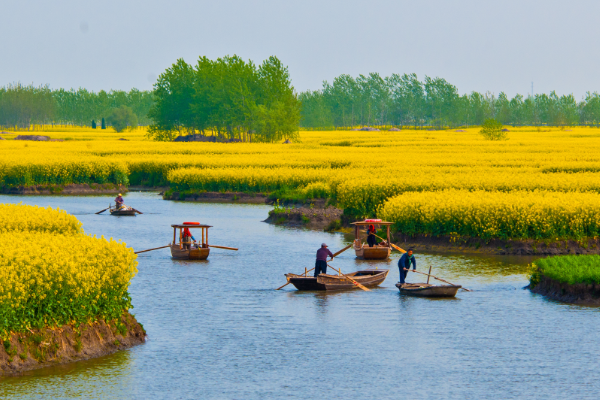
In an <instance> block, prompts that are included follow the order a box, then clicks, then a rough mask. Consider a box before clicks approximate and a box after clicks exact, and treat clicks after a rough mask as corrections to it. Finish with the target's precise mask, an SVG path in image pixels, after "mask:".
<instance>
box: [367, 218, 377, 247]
mask: <svg viewBox="0 0 600 400" xmlns="http://www.w3.org/2000/svg"><path fill="white" fill-rule="evenodd" d="M375 232H377V231H376V230H375V225H373V224H371V225H369V229H368V230H367V243H368V245H369V247H373V246H377V238H376V237H375Z"/></svg>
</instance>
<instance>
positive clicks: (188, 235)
mask: <svg viewBox="0 0 600 400" xmlns="http://www.w3.org/2000/svg"><path fill="white" fill-rule="evenodd" d="M192 240H193V241H194V243H196V238H195V237H193V236H192V232H190V230H189V229H188V228H183V240H182V243H183V248H184V249H186V250H189V249H190V246H191V244H192Z"/></svg>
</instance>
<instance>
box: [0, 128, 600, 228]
mask: <svg viewBox="0 0 600 400" xmlns="http://www.w3.org/2000/svg"><path fill="white" fill-rule="evenodd" d="M509 130H510V132H508V140H506V141H500V142H498V141H486V140H484V139H483V137H482V136H481V135H479V133H478V131H479V128H469V129H460V130H458V129H457V130H443V131H428V130H402V131H400V132H390V131H381V132H373V131H301V133H300V137H301V142H299V143H293V144H281V143H277V144H265V143H206V142H195V143H164V142H153V141H149V140H146V139H145V136H144V135H145V130H144V129H136V130H134V131H133V132H124V133H120V134H117V133H115V132H114V131H112V130H110V129H109V130H104V131H102V130H100V129H96V130H92V129H83V128H81V129H79V128H73V127H69V128H64V127H63V128H61V127H54V128H52V130H50V131H49V132H47V133H46V134H47V135H49V136H51V137H53V138H62V139H65V141H64V142H22V141H15V140H10V139H11V138H12V137H14V135H4V136H5V137H6V138H7V139H9V140H4V141H0V186H2V187H3V188H5V189H6V188H9V187H12V186H20V185H36V184H68V183H122V184H129V185H151V186H170V187H171V189H172V190H174V191H179V192H193V191H203V190H207V191H246V192H261V193H270V194H271V195H273V196H275V197H281V198H282V199H283V198H285V197H286V196H290V197H294V196H296V197H310V196H319V197H330V198H331V199H332V201H333V202H335V203H336V204H337V205H338V206H339V207H340V208H344V209H345V210H346V212H347V214H350V215H353V216H357V217H360V216H372V215H375V214H377V212H378V210H383V209H384V208H382V207H384V206H385V204H386V202H387V201H388V200H389V199H392V198H394V199H397V198H398V196H402V195H404V194H406V193H408V194H414V193H415V192H419V193H423V194H427V193H428V194H430V196H429V197H427V196H425V197H423V199H426V200H423V201H430V200H431V199H434V198H443V196H445V194H444V193H446V192H445V191H449V190H458V191H462V192H464V193H470V192H485V193H486V194H490V195H494V194H498V199H503V200H502V201H504V202H506V206H507V207H508V206H509V203H508V202H517V203H518V202H519V200H518V199H519V197H518V196H517V197H515V196H513V197H503V196H501V194H503V193H510V192H519V193H525V192H536V193H541V192H545V193H546V192H547V193H552V192H558V193H567V194H568V195H566V196H565V197H564V198H562V200H561V201H564V202H565V203H564V204H563V206H564V207H566V208H569V207H571V209H572V210H575V209H577V207H579V204H581V202H580V201H579V200H578V198H579V196H582V195H583V194H589V193H598V192H599V191H600V129H597V128H588V127H574V128H565V129H558V128H546V127H541V128H537V127H535V128H533V127H523V128H510V127H509ZM35 133H37V134H40V132H35ZM119 138H124V139H128V140H117V139H119ZM316 189H318V190H316ZM432 196H433V197H432ZM531 196H534V195H533V194H531V195H530V198H531V199H533V197H531ZM540 196H541V195H540ZM469 198H471V197H469ZM540 199H541V197H540ZM394 201H397V200H394ZM499 201H500V200H499ZM540 201H542V200H540ZM387 209H389V208H387ZM518 212H519V213H525V214H522V215H521V216H520V217H522V218H525V220H526V218H527V215H526V213H527V210H526V209H519V211H518ZM548 212H550V211H548ZM398 222H399V223H400V221H398ZM398 226H400V225H398ZM571 234H572V235H575V236H577V235H579V233H576V232H572V233H571ZM499 235H500V236H502V235H505V236H506V235H507V233H506V232H504V233H499ZM566 235H567V236H568V235H569V234H568V233H566Z"/></svg>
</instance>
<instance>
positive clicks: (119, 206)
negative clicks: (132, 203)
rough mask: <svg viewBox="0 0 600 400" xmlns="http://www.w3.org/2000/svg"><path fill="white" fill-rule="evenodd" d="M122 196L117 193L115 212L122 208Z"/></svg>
mask: <svg viewBox="0 0 600 400" xmlns="http://www.w3.org/2000/svg"><path fill="white" fill-rule="evenodd" d="M123 203H124V200H123V195H122V194H121V193H119V195H118V196H117V197H116V198H115V204H116V205H117V210H119V209H121V208H123Z"/></svg>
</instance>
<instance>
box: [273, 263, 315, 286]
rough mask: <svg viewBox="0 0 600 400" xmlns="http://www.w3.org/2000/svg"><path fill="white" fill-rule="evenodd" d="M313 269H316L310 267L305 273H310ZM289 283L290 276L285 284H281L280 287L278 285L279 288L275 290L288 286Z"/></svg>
mask: <svg viewBox="0 0 600 400" xmlns="http://www.w3.org/2000/svg"><path fill="white" fill-rule="evenodd" d="M313 269H314V268H311V269H309V270H308V271H306V272H305V273H306V274H308V273H309V272H310V271H312V270H313ZM298 276H302V275H298ZM289 284H290V280H289V278H288V283H286V284H285V285H281V286H279V287H278V288H277V289H275V290H279V289H283V288H284V287H286V286H287V285H289Z"/></svg>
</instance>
